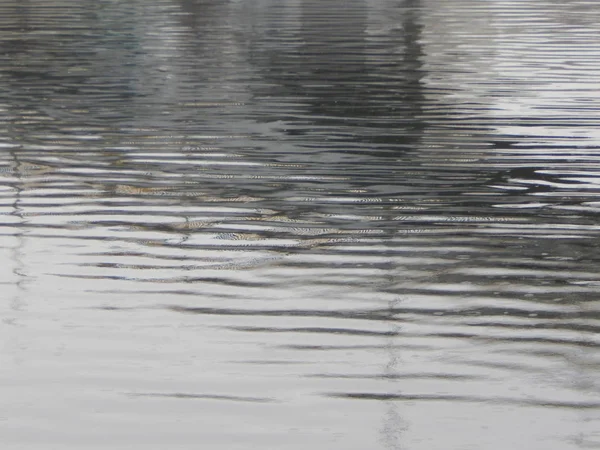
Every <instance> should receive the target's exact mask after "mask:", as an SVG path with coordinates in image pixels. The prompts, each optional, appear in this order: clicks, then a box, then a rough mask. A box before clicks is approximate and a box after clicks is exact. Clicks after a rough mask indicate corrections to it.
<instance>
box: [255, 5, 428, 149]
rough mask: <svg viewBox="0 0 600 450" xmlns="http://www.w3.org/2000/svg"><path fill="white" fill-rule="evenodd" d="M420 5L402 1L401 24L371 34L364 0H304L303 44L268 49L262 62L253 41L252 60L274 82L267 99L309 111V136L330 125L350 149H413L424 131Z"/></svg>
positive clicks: (298, 36) (274, 29) (275, 29)
mask: <svg viewBox="0 0 600 450" xmlns="http://www.w3.org/2000/svg"><path fill="white" fill-rule="evenodd" d="M419 7H420V0H407V1H405V2H404V4H402V5H399V6H398V8H397V16H398V18H399V20H401V24H397V23H394V24H393V25H394V26H393V27H391V28H392V30H393V31H391V32H389V33H386V34H382V35H372V34H370V33H369V30H368V28H369V6H368V5H367V3H366V1H365V0H352V1H342V0H331V1H327V2H322V1H318V0H303V1H302V2H301V9H300V15H299V20H300V24H299V25H296V27H297V28H296V31H295V33H294V36H293V40H294V41H295V42H299V43H300V44H299V45H298V46H296V47H284V46H277V45H274V46H270V45H266V48H267V50H266V53H267V54H266V56H265V55H263V54H262V52H260V51H258V50H256V49H253V48H252V43H250V44H249V45H250V47H251V48H250V50H249V54H250V55H255V56H254V57H253V58H252V61H251V62H252V63H254V64H257V65H259V66H261V68H262V70H263V75H264V76H265V78H267V79H268V80H269V81H271V82H272V85H271V86H272V87H271V88H270V91H269V92H268V94H269V95H271V96H276V97H279V98H282V97H283V98H285V97H288V98H292V99H299V100H300V101H301V102H302V103H303V104H304V105H306V106H307V107H308V108H309V109H308V111H306V115H307V116H309V117H310V124H307V125H306V128H308V130H307V132H310V128H315V127H331V129H335V134H336V135H338V136H345V137H342V138H340V139H342V140H345V141H351V142H352V143H353V144H361V143H364V144H371V145H373V144H375V145H376V144H383V145H386V146H389V145H398V146H399V147H402V146H403V145H410V144H415V143H416V142H417V141H418V139H419V131H418V130H420V129H421V128H422V127H423V123H422V121H421V119H420V117H421V116H422V114H421V107H422V99H423V93H422V85H421V79H422V76H423V72H422V67H421V65H422V62H421V59H422V58H421V57H422V48H421V44H420V37H421V32H422V29H421V25H420V23H419V17H418V12H419ZM392 20H395V18H394V19H392ZM290 22H291V23H290V24H279V25H278V26H276V25H273V24H269V25H268V26H267V29H266V30H264V33H266V34H268V33H271V34H274V35H277V33H280V34H281V28H285V27H286V26H290V27H291V26H292V25H293V23H292V21H291V20H290ZM286 33H287V34H286V36H287V38H288V40H292V38H291V36H288V35H289V34H290V32H289V31H286ZM263 44H264V43H263V42H260V45H263ZM300 120H301V121H302V122H303V123H306V117H300ZM291 121H292V122H293V120H291ZM376 151H377V149H373V152H370V153H369V154H371V155H372V154H374V153H376Z"/></svg>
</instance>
